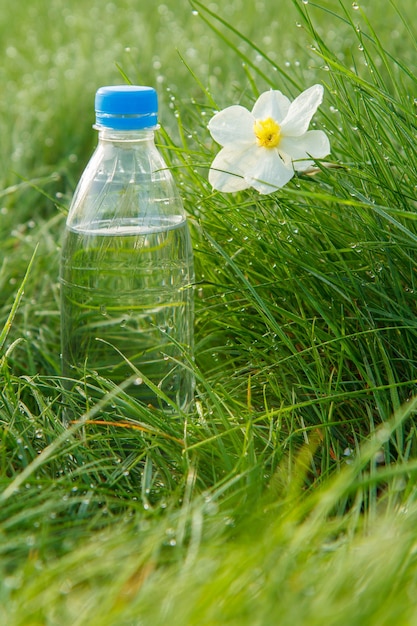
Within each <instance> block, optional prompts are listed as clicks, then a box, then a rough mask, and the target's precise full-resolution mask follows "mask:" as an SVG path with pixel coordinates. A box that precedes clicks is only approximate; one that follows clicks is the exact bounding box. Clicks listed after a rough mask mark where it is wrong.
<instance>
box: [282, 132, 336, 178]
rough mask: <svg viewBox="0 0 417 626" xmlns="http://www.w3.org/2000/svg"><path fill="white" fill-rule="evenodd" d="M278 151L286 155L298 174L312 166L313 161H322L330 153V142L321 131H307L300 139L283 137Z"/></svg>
mask: <svg viewBox="0 0 417 626" xmlns="http://www.w3.org/2000/svg"><path fill="white" fill-rule="evenodd" d="M279 150H280V151H281V150H282V152H284V153H285V154H288V155H289V156H290V157H291V159H292V160H293V166H294V169H295V170H296V171H298V172H302V171H303V170H306V169H307V168H308V167H310V165H313V161H312V160H311V158H313V159H322V158H324V157H326V156H327V155H328V154H329V152H330V142H329V138H328V137H327V135H326V133H325V132H324V131H322V130H309V131H307V132H306V133H304V135H302V136H301V137H283V138H282V139H281V142H280V144H279Z"/></svg>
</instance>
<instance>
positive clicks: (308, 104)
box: [208, 85, 330, 194]
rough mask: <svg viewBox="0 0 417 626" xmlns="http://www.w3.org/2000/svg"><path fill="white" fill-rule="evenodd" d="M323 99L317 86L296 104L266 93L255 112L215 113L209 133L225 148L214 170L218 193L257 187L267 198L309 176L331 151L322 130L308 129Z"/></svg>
mask: <svg viewBox="0 0 417 626" xmlns="http://www.w3.org/2000/svg"><path fill="white" fill-rule="evenodd" d="M322 100H323V87H322V85H313V86H312V87H310V88H309V89H306V90H305V91H303V92H302V93H301V94H300V95H299V96H298V97H297V98H296V99H295V100H293V102H291V101H290V100H289V99H288V98H287V97H286V96H284V95H283V94H282V93H281V92H280V91H274V90H271V91H266V92H265V93H263V94H261V95H260V96H259V98H258V100H257V101H256V102H255V106H254V107H253V109H252V111H248V109H246V108H245V107H243V106H240V105H234V106H230V107H227V108H226V109H223V111H220V112H219V113H216V115H214V117H212V119H211V120H210V122H209V125H208V128H209V131H210V133H211V135H212V137H213V139H214V140H215V141H216V142H217V143H219V144H220V145H221V146H223V147H222V149H221V150H220V152H219V153H218V154H217V156H216V157H215V159H214V161H213V163H212V164H211V167H210V171H209V181H210V183H211V185H212V186H213V188H214V189H217V190H218V191H226V192H228V191H240V190H242V189H247V188H248V187H254V188H255V189H257V190H258V191H259V193H262V194H266V193H271V192H273V191H276V189H278V188H279V187H283V186H284V185H285V184H286V183H288V181H289V180H290V179H291V178H292V177H293V176H294V172H301V171H305V170H306V169H308V168H309V167H311V165H313V164H314V159H322V158H324V157H325V156H327V155H328V154H329V152H330V143H329V139H328V137H327V135H326V134H325V133H324V131H322V130H308V127H309V124H310V121H311V118H312V117H313V115H314V113H315V112H316V110H317V107H318V106H319V105H320V104H321V102H322Z"/></svg>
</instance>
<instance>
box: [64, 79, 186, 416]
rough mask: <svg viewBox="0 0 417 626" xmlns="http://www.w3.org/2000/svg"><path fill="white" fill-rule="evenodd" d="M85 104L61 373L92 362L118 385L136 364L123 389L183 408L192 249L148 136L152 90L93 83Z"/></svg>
mask: <svg viewBox="0 0 417 626" xmlns="http://www.w3.org/2000/svg"><path fill="white" fill-rule="evenodd" d="M95 105H96V126H95V128H96V129H97V130H98V145H97V148H96V150H95V152H94V154H93V156H92V158H91V159H90V162H89V163H88V165H87V167H86V169H85V171H84V174H83V175H82V177H81V180H80V182H79V184H78V186H77V189H76V191H75V194H74V198H73V201H72V203H71V206H70V210H69V214H68V218H67V222H66V228H65V234H64V240H63V245H62V255H61V271H60V280H61V332H62V372H63V376H64V377H66V378H68V379H76V380H79V379H82V378H83V377H84V376H85V372H86V371H88V370H92V371H94V372H97V373H98V374H99V375H100V376H103V377H105V378H108V379H111V380H112V381H114V382H115V383H117V384H120V383H121V382H122V381H125V380H126V379H128V378H129V377H131V376H132V375H135V368H136V370H138V371H139V372H140V374H137V373H136V376H135V380H134V382H133V383H132V385H131V386H130V387H128V392H129V393H130V394H132V395H133V396H134V397H135V398H137V399H138V400H140V401H143V402H145V403H146V404H148V405H152V406H155V407H160V408H163V409H170V403H169V402H166V401H164V399H163V395H162V394H165V395H166V396H167V397H168V398H169V399H170V400H172V401H174V402H175V403H176V404H177V405H178V406H179V407H180V408H181V409H182V410H187V409H188V408H189V406H190V403H191V401H192V396H193V376H192V373H191V372H190V367H189V364H190V362H191V359H192V350H193V287H192V285H193V280H194V275H193V255H192V246H191V239H190V234H189V229H188V224H187V220H186V215H185V212H184V208H183V205H182V202H181V199H180V196H179V194H178V191H177V189H176V186H175V183H174V180H173V178H172V175H171V172H170V170H169V169H168V168H167V166H166V164H165V162H164V160H163V158H162V156H161V154H160V153H159V151H158V150H157V148H156V146H155V142H154V131H155V129H156V128H157V127H158V126H157V111H158V103H157V94H156V92H155V90H154V89H152V88H150V87H139V86H127V85H124V86H116V87H102V88H101V89H99V90H98V91H97V94H96V100H95ZM132 365H133V366H134V367H132ZM142 376H143V377H142ZM147 380H149V381H151V383H152V384H151V385H149V384H147ZM67 384H69V383H67ZM152 385H155V386H156V387H158V389H160V390H161V392H162V393H158V391H155V389H152Z"/></svg>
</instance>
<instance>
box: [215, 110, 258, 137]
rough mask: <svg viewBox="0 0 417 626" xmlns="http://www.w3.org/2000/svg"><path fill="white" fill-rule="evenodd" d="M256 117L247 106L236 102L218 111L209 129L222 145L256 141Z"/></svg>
mask: <svg viewBox="0 0 417 626" xmlns="http://www.w3.org/2000/svg"><path fill="white" fill-rule="evenodd" d="M254 123H255V120H254V117H253V115H252V113H251V112H250V111H248V110H247V109H245V107H242V106H240V105H239V104H235V105H233V106H231V107H227V108H226V109H223V111H220V112H219V113H216V115H214V117H212V118H211V120H210V122H209V124H208V129H209V131H210V133H211V136H212V137H213V139H214V141H217V143H219V144H220V145H221V146H225V145H227V144H231V143H233V144H236V143H248V142H252V143H253V142H254V141H255V134H254V131H253V125H254Z"/></svg>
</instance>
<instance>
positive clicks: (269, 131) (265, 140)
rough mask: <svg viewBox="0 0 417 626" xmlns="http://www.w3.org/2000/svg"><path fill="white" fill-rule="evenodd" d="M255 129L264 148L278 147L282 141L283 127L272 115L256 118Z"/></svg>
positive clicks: (259, 144)
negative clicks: (260, 118) (262, 118)
mask: <svg viewBox="0 0 417 626" xmlns="http://www.w3.org/2000/svg"><path fill="white" fill-rule="evenodd" d="M253 130H254V131H255V135H256V139H257V140H258V146H262V147H263V148H276V147H277V145H278V144H279V142H280V141H281V127H280V125H279V124H277V123H276V121H275V120H273V119H272V117H267V118H266V119H265V120H256V122H255V124H254V127H253Z"/></svg>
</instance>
